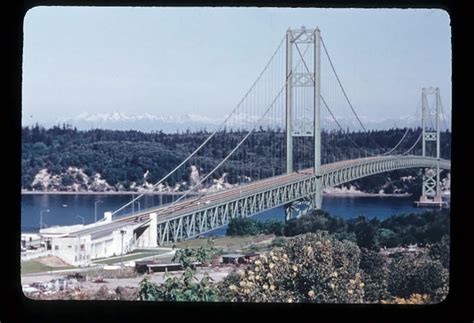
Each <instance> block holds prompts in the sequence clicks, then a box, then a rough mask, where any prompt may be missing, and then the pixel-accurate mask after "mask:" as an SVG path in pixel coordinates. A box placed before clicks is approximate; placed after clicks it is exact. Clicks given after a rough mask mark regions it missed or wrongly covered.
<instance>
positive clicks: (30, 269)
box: [21, 260, 74, 274]
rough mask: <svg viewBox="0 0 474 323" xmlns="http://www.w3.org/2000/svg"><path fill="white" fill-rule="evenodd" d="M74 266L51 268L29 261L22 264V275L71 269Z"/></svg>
mask: <svg viewBox="0 0 474 323" xmlns="http://www.w3.org/2000/svg"><path fill="white" fill-rule="evenodd" d="M71 268H74V267H73V266H64V267H51V266H47V265H44V264H42V263H40V262H38V261H35V260H28V261H25V262H22V263H21V274H32V273H41V272H47V271H54V270H63V269H71Z"/></svg>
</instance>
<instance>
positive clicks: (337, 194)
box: [21, 191, 412, 197]
mask: <svg viewBox="0 0 474 323" xmlns="http://www.w3.org/2000/svg"><path fill="white" fill-rule="evenodd" d="M134 194H135V195H139V194H142V193H139V192H133V191H120V192H110V191H109V192H94V191H79V192H65V191H59V192H58V191H21V195H134ZM182 194H183V192H179V193H177V192H150V193H147V195H182ZM197 194H199V193H189V195H197ZM323 196H327V197H410V196H412V194H410V193H402V194H380V193H366V192H357V193H356V192H330V193H325V192H323Z"/></svg>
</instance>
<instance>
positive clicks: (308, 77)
mask: <svg viewBox="0 0 474 323" xmlns="http://www.w3.org/2000/svg"><path fill="white" fill-rule="evenodd" d="M298 44H310V45H309V46H312V49H313V51H312V57H311V58H310V60H312V62H306V61H305V59H304V57H303V55H302V54H301V51H300V49H299V47H298ZM310 48H311V47H310ZM295 49H296V51H295ZM298 55H299V56H298ZM294 57H296V58H298V60H299V59H301V60H302V63H303V64H304V66H305V68H306V69H305V70H304V71H303V72H301V71H298V70H296V69H295V64H294V62H295V60H294ZM298 60H297V61H298ZM311 63H312V64H311ZM308 65H309V66H310V67H309V68H308ZM311 67H312V68H311ZM301 88H310V89H312V96H313V107H312V108H313V112H314V113H313V122H312V123H311V124H309V123H307V122H306V121H307V120H303V121H301V120H297V115H296V113H295V112H296V111H297V109H298V108H300V107H298V105H297V103H296V102H295V100H294V94H295V92H296V91H298V89H301ZM320 108H321V34H320V30H319V28H318V27H316V29H306V28H305V27H304V26H303V27H301V29H288V30H287V32H286V172H287V173H288V174H291V173H293V171H294V168H293V161H294V159H293V158H294V156H293V138H295V137H313V138H314V165H313V171H314V174H315V175H316V177H317V178H318V180H317V186H318V188H317V190H316V192H317V193H316V194H314V196H313V197H308V198H307V199H304V200H300V201H297V202H296V203H293V204H292V205H289V206H287V207H286V215H287V216H286V218H287V220H288V219H290V218H291V217H292V213H293V211H296V213H297V214H298V215H297V216H300V215H301V214H302V213H301V211H300V210H299V205H301V204H305V205H306V206H307V208H306V210H305V212H306V211H307V210H308V209H310V208H313V209H320V208H321V205H322V198H323V195H322V186H321V181H320V180H319V178H320V175H319V176H318V174H320V168H321V124H320V119H321V118H320V115H321V114H320V111H321V109H320ZM295 206H296V207H295Z"/></svg>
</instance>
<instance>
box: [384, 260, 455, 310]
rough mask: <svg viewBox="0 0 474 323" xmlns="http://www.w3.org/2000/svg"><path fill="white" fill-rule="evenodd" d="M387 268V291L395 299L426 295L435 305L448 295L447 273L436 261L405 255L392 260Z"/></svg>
mask: <svg viewBox="0 0 474 323" xmlns="http://www.w3.org/2000/svg"><path fill="white" fill-rule="evenodd" d="M388 268H389V271H390V275H389V277H388V291H389V292H390V294H391V295H393V296H395V297H402V298H408V297H410V295H412V294H428V295H429V296H430V298H431V301H432V302H434V303H437V302H440V301H442V300H443V299H444V298H445V297H446V295H447V293H448V276H449V272H448V270H447V269H446V268H444V267H443V266H442V264H441V262H440V261H438V260H432V259H430V258H428V257H426V256H413V255H405V256H403V257H399V258H396V259H393V260H392V262H391V263H390V265H389V266H388Z"/></svg>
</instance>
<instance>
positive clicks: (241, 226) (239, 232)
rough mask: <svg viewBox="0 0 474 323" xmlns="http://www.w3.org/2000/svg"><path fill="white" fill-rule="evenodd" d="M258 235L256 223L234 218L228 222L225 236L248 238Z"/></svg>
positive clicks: (246, 219) (250, 220) (251, 220)
mask: <svg viewBox="0 0 474 323" xmlns="http://www.w3.org/2000/svg"><path fill="white" fill-rule="evenodd" d="M258 233H259V227H258V224H257V221H255V220H253V219H248V218H235V219H232V220H230V222H229V224H228V226H227V231H226V235H228V236H248V235H256V234H258Z"/></svg>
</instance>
